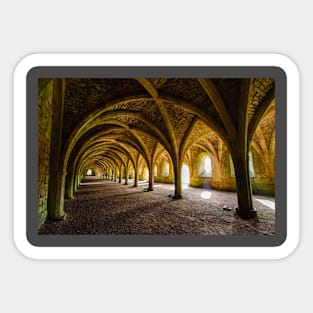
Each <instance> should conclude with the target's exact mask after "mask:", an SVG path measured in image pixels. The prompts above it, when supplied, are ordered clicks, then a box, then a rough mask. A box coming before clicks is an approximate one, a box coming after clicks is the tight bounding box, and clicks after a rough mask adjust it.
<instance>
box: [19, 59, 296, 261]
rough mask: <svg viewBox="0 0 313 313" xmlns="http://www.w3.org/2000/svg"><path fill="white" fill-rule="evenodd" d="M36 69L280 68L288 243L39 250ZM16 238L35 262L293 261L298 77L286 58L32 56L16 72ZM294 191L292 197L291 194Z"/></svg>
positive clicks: (53, 248) (294, 247)
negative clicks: (30, 204)
mask: <svg viewBox="0 0 313 313" xmlns="http://www.w3.org/2000/svg"><path fill="white" fill-rule="evenodd" d="M37 66H277V67H280V68H281V69H283V70H284V71H285V73H286V75H287V103H288V110H287V238H286V240H285V241H284V243H283V244H281V245H280V246H277V247H37V246H34V245H32V244H30V243H29V241H28V240H27V237H26V76H27V73H28V71H29V70H30V69H31V68H33V67H37ZM13 112H14V126H13V130H14V137H13V138H14V145H13V147H14V163H13V164H14V170H13V178H14V182H13V192H14V201H13V202H14V213H13V219H14V220H13V226H14V227H13V228H14V229H13V232H14V242H15V245H16V247H17V249H18V250H19V251H20V252H21V253H22V254H23V255H24V256H26V257H28V258H31V259H41V260H44V259H47V260H53V259H54V260H57V259H64V260H66V259H71V260H72V259H80V260H83V259H90V260H97V259H99V260H210V259H211V260H235V259H240V260H252V259H255V260H262V259H263V260H265V259H269V260H271V259H282V258H285V257H287V256H288V255H290V254H291V253H292V252H293V251H294V250H295V249H296V247H297V245H298V242H299V230H300V225H299V224H300V198H299V195H300V178H299V173H300V162H299V160H300V157H299V151H300V138H299V135H300V132H299V126H300V124H299V119H300V95H299V71H298V69H297V66H296V65H295V63H294V62H293V61H291V59H290V58H288V57H286V56H284V55H282V54H31V55H29V56H26V57H24V58H23V59H22V60H21V61H20V62H19V63H18V64H17V66H16V68H15V71H14V111H13ZM291 191H292V192H291Z"/></svg>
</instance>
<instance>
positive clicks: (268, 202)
mask: <svg viewBox="0 0 313 313" xmlns="http://www.w3.org/2000/svg"><path fill="white" fill-rule="evenodd" d="M255 200H256V201H259V202H260V203H262V204H263V205H265V206H267V207H268V208H270V209H273V210H275V202H274V201H271V200H264V199H255Z"/></svg>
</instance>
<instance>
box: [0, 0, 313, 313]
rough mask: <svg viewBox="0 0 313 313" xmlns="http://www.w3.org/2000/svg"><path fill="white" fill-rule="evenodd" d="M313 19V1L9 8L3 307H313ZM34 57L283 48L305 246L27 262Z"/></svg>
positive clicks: (4, 6) (4, 73) (4, 52)
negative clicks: (17, 242) (277, 251)
mask: <svg viewBox="0 0 313 313" xmlns="http://www.w3.org/2000/svg"><path fill="white" fill-rule="evenodd" d="M311 12H312V10H311V3H310V2H309V1H304V0H303V1H301V0H299V1H296V2H295V1H286V0H285V1H282V0H277V1H269V0H265V1H262V2H255V1H254V2H251V1H242V0H238V1H225V0H220V1H214V2H210V1H196V0H195V1H182V0H181V1H162V0H160V1H158V2H151V3H150V2H147V1H136V0H133V1H118V0H116V1H110V2H109V1H88V2H86V1H79V0H78V1H72V0H69V1H59V0H56V1H54V2H40V1H34V0H30V1H16V0H12V1H2V2H1V4H0V15H1V18H0V26H1V27H0V30H1V61H0V62H1V71H0V79H1V81H0V82H1V100H2V101H1V105H0V110H1V123H0V134H1V152H2V153H1V164H2V169H1V173H2V175H1V181H0V184H1V185H0V188H1V189H0V190H1V212H2V214H1V219H0V223H1V225H0V238H1V241H0V242H1V249H2V251H1V258H0V277H1V281H0V292H1V302H0V310H1V311H2V312H21V311H23V312H26V311H27V312H28V311H31V312H33V313H36V312H43V311H44V312H46V313H50V312H77V313H80V312H110V313H111V312H136V313H140V312H242V313H245V312H249V313H250V312H255V313H258V312H278V311H279V312H294V311H300V312H301V311H305V312H309V311H312V307H313V304H312V299H311V298H312V296H311V295H312V288H311V286H312V279H313V267H312V261H313V260H312V258H313V252H312V251H313V249H312V240H313V227H312V221H313V208H312V201H311V199H310V196H311V195H312V190H311V189H312V183H311V175H312V159H313V153H312V152H313V151H312V135H311V134H312V128H313V125H312V116H313V106H312V103H313V93H312V72H313V60H312V52H313V47H312V45H311V44H310V42H309V41H310V38H311V29H312V27H313V25H312V24H313V21H312V18H311ZM34 52H238V53H239V52H278V53H283V54H286V55H288V56H289V57H291V58H292V59H293V60H294V61H295V62H296V63H297V64H298V66H299V68H300V71H301V82H302V85H301V136H302V137H301V174H302V175H301V238H300V244H299V246H298V248H297V250H296V251H295V252H294V253H293V254H292V255H291V256H289V257H288V258H285V259H283V260H280V261H201V262H200V261H198V262H196V261H194V262H191V261H188V262H186V261H183V262H169V261H168V262H166V261H164V262H157V261H150V262H135V261H134V262H122V261H120V262H104V261H90V262H87V261H32V260H29V259H26V258H25V257H23V256H22V255H21V254H20V253H19V252H18V251H17V250H16V248H15V246H14V244H13V220H12V217H13V214H12V202H13V196H12V103H13V92H12V85H13V80H12V77H13V75H12V74H13V69H14V66H15V65H16V63H17V62H18V61H19V60H20V59H21V58H22V57H23V56H25V55H27V54H30V53H34ZM290 144H292V143H290ZM21 161H23V160H21ZM290 192H292V190H291V191H290ZM295 209H297V208H295Z"/></svg>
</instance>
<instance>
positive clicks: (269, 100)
mask: <svg viewBox="0 0 313 313" xmlns="http://www.w3.org/2000/svg"><path fill="white" fill-rule="evenodd" d="M274 93H275V83H274V80H273V79H271V78H253V79H236V78H234V79H195V78H194V79H187V78H186V79H175V78H150V79H149V78H138V79H90V78H82V79H65V96H64V117H63V129H62V147H63V149H64V151H70V153H68V162H69V164H72V165H73V164H74V163H75V164H80V166H81V167H82V168H85V169H86V168H88V167H91V166H92V165H96V166H102V167H103V166H114V165H115V164H120V163H121V162H126V161H127V160H128V159H129V160H130V161H131V162H132V163H134V162H135V160H136V158H137V157H138V156H139V155H140V156H141V158H142V159H143V160H145V161H146V162H147V164H148V163H149V162H151V159H152V158H154V157H155V156H156V155H160V153H162V151H164V150H165V151H167V153H168V154H169V155H170V156H171V157H172V158H175V157H181V158H184V156H185V154H186V152H187V151H188V150H189V149H190V148H191V147H192V146H193V145H195V144H198V145H200V144H201V142H202V144H203V143H205V144H206V145H213V146H214V145H218V144H219V142H223V143H224V144H225V145H226V146H229V144H230V143H231V142H232V140H234V138H236V134H238V132H239V131H240V128H241V125H240V123H242V119H241V117H242V116H245V122H244V123H247V130H248V139H249V140H250V141H251V140H252V138H253V136H254V135H255V133H256V128H257V126H258V125H259V124H260V121H261V118H262V117H263V116H264V113H265V112H267V113H268V112H269V110H270V109H269V108H270V106H271V105H272V107H273V105H274ZM272 111H274V110H272ZM269 116H270V115H269ZM268 118H270V117H268ZM271 118H272V119H273V116H272V117H271ZM263 124H264V125H263V129H265V128H266V125H267V124H266V123H263ZM265 132H266V131H265ZM266 133H271V134H272V133H273V129H271V130H268V132H266ZM265 136H271V135H270V134H268V135H265ZM266 140H269V139H268V138H267V139H266Z"/></svg>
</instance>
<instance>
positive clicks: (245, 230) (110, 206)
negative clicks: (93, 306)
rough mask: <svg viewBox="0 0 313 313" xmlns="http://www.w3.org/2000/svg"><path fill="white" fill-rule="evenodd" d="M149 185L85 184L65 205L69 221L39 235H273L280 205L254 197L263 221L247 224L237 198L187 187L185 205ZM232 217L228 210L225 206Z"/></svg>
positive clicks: (169, 188) (167, 189) (166, 189)
mask: <svg viewBox="0 0 313 313" xmlns="http://www.w3.org/2000/svg"><path fill="white" fill-rule="evenodd" d="M146 188H147V183H144V182H140V184H139V187H138V188H134V187H133V186H132V182H130V184H129V185H123V184H119V183H116V182H112V181H107V180H97V179H92V178H90V179H88V180H84V181H83V183H82V185H81V186H80V188H79V190H78V191H77V192H76V193H75V199H72V200H68V199H67V200H65V204H64V206H65V212H66V218H65V219H64V220H63V221H59V222H49V221H48V222H47V223H46V224H45V225H44V227H43V228H42V229H41V230H40V234H114V235H120V234H123V235H126V234H154V235H160V234H162V235H164V234H173V235H174V234H196V235H258V234H260V235H272V234H274V232H275V210H274V206H275V199H274V198H269V197H264V196H254V205H255V207H256V209H257V211H258V217H256V218H254V219H252V220H248V221H245V220H242V219H240V218H239V217H238V216H237V215H236V213H235V207H236V206H237V195H236V193H232V192H221V191H216V190H208V189H202V188H190V187H187V186H186V187H184V189H183V195H184V197H183V199H180V200H173V199H172V195H173V193H174V186H173V185H169V184H158V183H156V184H155V185H154V189H155V190H154V191H153V192H146V191H145V189H146ZM225 205H226V206H227V207H228V208H229V211H226V210H224V209H223V207H224V206H225Z"/></svg>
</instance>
